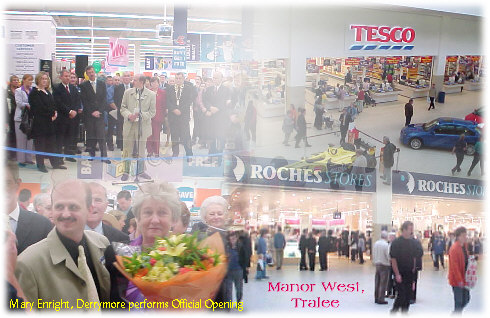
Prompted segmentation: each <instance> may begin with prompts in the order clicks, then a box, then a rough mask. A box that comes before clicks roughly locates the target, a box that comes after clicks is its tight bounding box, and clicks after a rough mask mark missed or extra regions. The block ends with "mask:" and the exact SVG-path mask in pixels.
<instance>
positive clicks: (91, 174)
mask: <svg viewBox="0 0 490 318" xmlns="http://www.w3.org/2000/svg"><path fill="white" fill-rule="evenodd" d="M102 170H103V166H102V162H101V161H100V160H94V161H89V160H87V159H83V160H77V178H78V179H102Z"/></svg>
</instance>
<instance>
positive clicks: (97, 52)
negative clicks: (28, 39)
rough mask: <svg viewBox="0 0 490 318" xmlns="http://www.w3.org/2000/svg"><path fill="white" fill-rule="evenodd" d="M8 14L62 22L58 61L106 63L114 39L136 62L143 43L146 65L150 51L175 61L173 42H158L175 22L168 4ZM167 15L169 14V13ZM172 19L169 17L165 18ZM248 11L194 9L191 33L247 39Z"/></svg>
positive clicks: (28, 9) (15, 9)
mask: <svg viewBox="0 0 490 318" xmlns="http://www.w3.org/2000/svg"><path fill="white" fill-rule="evenodd" d="M4 13H6V14H33V15H47V16H52V17H53V19H54V21H55V22H56V24H57V30H56V31H57V32H56V37H57V39H56V57H57V58H69V59H74V58H75V55H77V54H86V55H89V60H95V59H103V58H105V57H106V54H107V52H108V50H109V44H108V43H109V37H116V38H122V39H128V40H129V43H130V47H129V51H130V52H129V53H130V55H129V60H130V63H131V62H134V55H135V44H138V45H140V52H141V55H140V62H141V61H143V60H144V56H145V53H153V55H155V56H163V57H172V48H173V46H172V41H171V40H166V41H164V42H160V41H158V39H157V38H156V26H157V25H158V24H163V23H164V22H165V21H167V23H168V24H173V13H174V7H173V5H171V4H168V5H167V6H166V8H165V6H164V4H163V2H159V4H158V5H157V4H153V5H152V4H151V3H150V5H145V6H136V5H133V6H131V5H129V4H124V5H122V6H120V7H117V6H113V5H111V6H103V5H102V6H84V5H83V4H81V5H77V6H76V8H75V9H74V8H73V6H69V5H61V4H57V5H45V6H43V7H41V6H39V5H29V4H24V5H22V4H20V3H16V4H15V6H10V7H8V8H6V9H5V11H4ZM165 13H166V14H165ZM165 17H166V19H165ZM241 17H242V10H241V8H240V7H238V6H230V7H223V6H222V7H209V6H206V7H204V6H196V5H191V6H189V10H188V22H187V32H188V33H199V34H219V35H235V36H240V35H241Z"/></svg>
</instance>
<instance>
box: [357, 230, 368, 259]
mask: <svg viewBox="0 0 490 318" xmlns="http://www.w3.org/2000/svg"><path fill="white" fill-rule="evenodd" d="M365 251H366V237H365V236H364V233H361V234H360V235H359V241H358V248H357V252H358V253H359V264H361V265H362V264H364V252H365Z"/></svg>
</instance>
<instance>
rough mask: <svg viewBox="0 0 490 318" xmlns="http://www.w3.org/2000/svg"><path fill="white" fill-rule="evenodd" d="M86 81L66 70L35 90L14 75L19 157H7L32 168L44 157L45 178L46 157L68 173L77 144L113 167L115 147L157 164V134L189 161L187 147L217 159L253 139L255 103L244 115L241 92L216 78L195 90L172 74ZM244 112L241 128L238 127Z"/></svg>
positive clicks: (13, 140) (12, 127)
mask: <svg viewBox="0 0 490 318" xmlns="http://www.w3.org/2000/svg"><path fill="white" fill-rule="evenodd" d="M85 74H86V75H87V78H88V80H86V81H83V82H82V83H80V84H79V79H78V78H77V76H76V74H75V73H72V72H70V71H68V70H65V69H64V70H62V71H61V73H60V78H59V79H60V83H59V84H56V85H54V86H53V87H51V79H50V78H49V75H48V73H45V72H40V73H39V74H38V75H36V78H35V87H33V85H32V82H33V80H34V78H33V76H32V75H29V74H26V75H24V76H23V78H22V82H20V81H19V79H18V77H16V76H11V78H10V81H9V87H8V89H7V93H8V95H7V97H8V98H7V101H8V105H7V107H6V108H7V113H8V116H7V119H8V120H7V121H8V123H7V124H8V127H9V133H8V140H7V142H8V145H9V146H10V147H13V148H18V149H19V151H17V153H14V152H11V153H9V156H10V158H13V157H14V156H15V157H16V160H17V161H18V163H19V164H20V165H21V166H25V165H28V164H34V162H33V161H32V155H31V152H32V151H33V150H34V149H35V150H36V151H39V152H42V154H37V155H36V162H37V167H38V170H39V171H42V172H47V169H46V167H45V165H44V159H46V158H48V159H49V160H50V162H51V165H52V167H53V168H54V169H66V167H65V166H64V165H63V164H64V161H65V160H66V161H75V159H74V158H73V157H70V155H77V154H80V153H81V150H80V149H78V147H77V143H78V141H79V140H80V139H81V141H85V144H86V149H85V150H86V151H87V152H89V155H90V156H92V157H95V153H96V151H97V150H100V156H101V157H102V158H101V159H100V160H102V161H103V162H105V163H110V161H109V160H108V159H107V151H113V150H114V149H115V148H119V149H120V150H122V152H123V158H130V157H133V156H134V157H140V158H141V157H145V156H146V154H147V155H148V156H150V157H151V156H154V157H158V156H159V155H160V134H161V132H162V129H163V131H164V132H165V133H166V134H167V142H168V137H169V136H171V140H172V156H174V157H177V156H179V147H180V145H181V144H182V145H183V147H184V149H185V152H186V155H187V156H192V155H193V152H192V144H193V143H196V142H199V143H200V144H201V146H202V147H203V148H208V149H209V153H210V154H214V153H220V152H221V151H222V150H223V149H224V147H225V144H227V143H230V144H232V145H233V147H235V149H236V148H241V147H242V135H245V138H246V139H250V138H251V139H252V140H253V141H255V139H256V111H255V106H254V103H253V101H250V102H249V105H248V107H247V109H246V111H245V109H243V111H241V108H243V104H244V98H245V94H244V92H243V91H244V87H243V86H242V85H241V84H240V86H237V87H235V86H233V85H232V86H230V83H226V84H225V81H224V77H223V74H222V73H221V72H219V71H216V72H214V74H213V78H212V79H211V78H206V79H204V80H203V79H202V78H201V77H197V78H196V79H195V83H196V84H195V85H193V84H192V83H191V82H190V81H188V80H186V78H185V75H184V74H183V73H177V74H176V75H175V78H174V79H172V83H173V84H169V83H168V82H166V77H165V76H161V77H158V76H154V77H146V76H143V75H136V76H132V75H131V73H130V72H124V73H123V74H122V76H119V75H116V76H114V77H113V76H105V75H100V74H99V76H98V75H97V74H96V72H95V70H94V68H93V66H88V67H87V68H86V69H85ZM162 80H163V81H164V82H162ZM240 111H241V113H240ZM23 112H27V113H28V115H29V116H30V118H31V119H32V125H31V126H32V131H30V132H28V133H26V132H25V131H23V130H22V129H21V120H22V114H23ZM242 113H243V114H244V117H245V120H244V123H245V124H244V127H243V128H242V127H241V126H240V123H239V117H240V116H241V115H243V114H242ZM191 114H192V115H191ZM191 117H192V118H193V120H194V129H193V134H192V137H191V131H190V121H191ZM80 122H82V123H83V125H82V126H81V127H82V129H83V130H82V132H80V131H79V127H80ZM114 136H115V137H116V138H115V139H116V142H115V144H114ZM114 146H116V147H114ZM44 153H58V154H60V156H57V157H54V156H49V155H45V154H44ZM63 155H68V156H63ZM123 179H127V176H124V177H123Z"/></svg>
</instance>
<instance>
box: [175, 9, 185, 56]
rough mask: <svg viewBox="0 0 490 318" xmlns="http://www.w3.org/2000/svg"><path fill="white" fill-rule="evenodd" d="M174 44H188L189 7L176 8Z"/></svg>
mask: <svg viewBox="0 0 490 318" xmlns="http://www.w3.org/2000/svg"><path fill="white" fill-rule="evenodd" d="M173 24H174V33H173V41H174V45H178V46H185V45H186V44H187V7H178V6H176V7H175V8H174V23H173Z"/></svg>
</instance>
